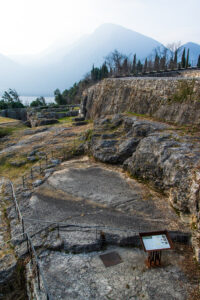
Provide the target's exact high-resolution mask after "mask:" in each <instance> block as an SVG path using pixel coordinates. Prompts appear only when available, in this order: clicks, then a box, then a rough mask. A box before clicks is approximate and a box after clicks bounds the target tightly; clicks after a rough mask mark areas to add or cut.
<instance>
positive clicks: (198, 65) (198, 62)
mask: <svg viewBox="0 0 200 300" xmlns="http://www.w3.org/2000/svg"><path fill="white" fill-rule="evenodd" d="M197 67H198V68H200V54H199V58H198V61H197Z"/></svg>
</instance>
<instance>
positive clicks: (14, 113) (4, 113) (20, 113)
mask: <svg viewBox="0 0 200 300" xmlns="http://www.w3.org/2000/svg"><path fill="white" fill-rule="evenodd" d="M0 116H1V117H6V118H11V119H16V120H21V121H26V120H27V111H26V108H13V109H12V108H9V109H3V110H1V111H0Z"/></svg>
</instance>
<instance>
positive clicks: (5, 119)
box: [0, 117, 17, 124]
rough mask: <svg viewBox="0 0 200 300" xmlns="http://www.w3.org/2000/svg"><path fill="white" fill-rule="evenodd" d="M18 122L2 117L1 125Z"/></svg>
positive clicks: (0, 119)
mask: <svg viewBox="0 0 200 300" xmlns="http://www.w3.org/2000/svg"><path fill="white" fill-rule="evenodd" d="M16 121H17V120H15V119H11V118H4V117H0V124H1V123H10V122H16Z"/></svg>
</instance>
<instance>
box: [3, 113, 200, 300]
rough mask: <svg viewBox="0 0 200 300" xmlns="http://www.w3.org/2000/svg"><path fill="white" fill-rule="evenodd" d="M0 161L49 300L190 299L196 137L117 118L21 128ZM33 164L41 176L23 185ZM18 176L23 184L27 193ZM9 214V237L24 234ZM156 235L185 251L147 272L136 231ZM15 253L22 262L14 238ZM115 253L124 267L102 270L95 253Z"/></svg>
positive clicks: (194, 271)
mask: <svg viewBox="0 0 200 300" xmlns="http://www.w3.org/2000/svg"><path fill="white" fill-rule="evenodd" d="M11 141H12V142H13V144H11V145H10V143H11ZM63 145H64V147H63ZM67 149H68V150H70V151H67ZM63 150H65V152H66V156H65V157H64V153H63ZM150 150H151V151H150ZM52 152H53V153H52ZM16 153H17V155H16ZM46 153H47V155H48V157H49V158H48V162H47V163H45V159H44V157H45V155H46ZM80 154H82V155H83V154H85V155H86V154H87V156H82V157H79V156H78V157H77V155H80ZM74 155H76V156H74ZM88 155H89V156H90V157H88ZM0 156H1V159H2V158H3V159H5V160H6V164H4V168H5V167H6V166H8V165H9V166H10V169H12V170H9V171H8V176H9V177H10V178H11V179H12V180H14V181H15V187H16V194H17V199H18V201H19V205H20V210H21V212H22V215H23V217H24V220H25V228H26V231H27V232H28V233H29V234H30V235H31V236H32V240H33V243H34V245H35V248H36V250H37V254H38V257H39V260H40V263H41V266H42V267H43V270H44V274H45V278H46V281H47V284H48V287H49V289H50V292H51V294H52V296H53V298H54V299H113V300H114V299H138V300H140V299H177V300H178V299H198V297H199V295H198V284H199V282H198V276H199V273H198V272H199V271H198V267H197V266H196V265H195V261H194V258H193V255H194V254H193V253H192V250H191V247H190V245H189V241H190V235H191V234H192V235H193V236H195V237H196V238H197V234H196V232H197V228H196V227H195V226H197V225H198V223H195V222H197V220H194V219H192V215H195V214H196V210H195V209H196V208H195V207H196V206H195V205H196V203H198V201H197V200H198V194H197V193H196V192H195V191H196V190H197V188H198V187H197V186H196V185H195V183H196V184H197V183H198V181H197V180H196V177H195V176H197V175H195V176H194V171H196V174H197V171H198V169H197V168H196V166H198V163H199V136H198V134H196V133H195V134H194V135H192V134H186V133H185V131H184V129H183V128H182V129H180V128H177V127H174V126H171V125H167V124H163V123H159V122H155V121H152V120H147V119H144V118H140V117H133V116H125V115H115V116H114V117H113V116H112V117H106V118H104V119H100V120H98V121H96V122H95V124H94V128H93V126H92V124H88V125H85V126H82V127H81V128H79V127H71V124H59V125H56V126H52V127H44V128H39V129H25V130H24V131H23V132H18V133H17V134H16V135H15V136H13V137H12V139H11V138H7V139H5V140H3V143H2V146H1V153H0ZM30 157H34V158H35V160H32V161H31V160H29V158H30ZM40 157H41V158H43V160H42V162H43V171H42V173H41V174H39V173H37V172H36V171H35V173H34V178H31V176H30V173H29V172H30V167H32V168H33V169H34V168H38V166H39V161H38V160H39V159H40ZM22 160H24V162H25V163H24V164H22V165H18V166H17V165H16V163H17V162H19V161H22ZM61 160H65V161H64V162H63V163H61ZM1 162H3V160H1ZM13 162H15V164H14V165H13V164H11V163H13ZM195 168H196V169H195ZM1 170H3V169H1ZM17 170H18V172H19V174H20V172H21V170H23V172H25V174H26V175H27V176H29V177H27V181H26V184H25V187H23V186H22V181H21V178H18V177H19V176H17V175H16V171H17ZM34 170H36V169H34ZM191 174H192V175H191ZM130 175H131V176H130ZM4 176H5V174H4ZM192 180H193V181H192ZM195 180H196V181H195ZM32 184H33V185H32ZM191 184H193V185H192V187H193V189H192V190H191V189H190V188H189V187H190V186H191ZM175 196H176V197H177V201H176V202H175V200H174V199H175ZM195 197H196V198H195ZM8 198H9V197H8ZM169 199H170V200H171V204H170V201H169ZM8 200H9V199H8ZM174 204H175V205H174ZM172 205H173V206H174V207H175V208H172ZM187 209H189V212H188V210H187ZM7 212H8V220H9V222H10V225H9V226H10V230H11V237H13V238H14V237H15V236H16V235H18V234H20V233H21V232H22V228H21V225H20V224H19V222H18V220H17V218H16V212H15V209H14V207H13V206H11V207H10V208H8V209H7ZM180 216H181V218H180ZM196 216H197V215H196ZM191 219H192V220H193V222H194V223H192V226H193V227H191ZM196 224H197V225H196ZM58 225H59V226H58ZM159 229H161V230H162V229H167V230H169V231H170V232H171V237H172V238H173V240H174V241H175V239H176V240H177V241H178V242H181V241H182V242H184V244H180V243H176V242H175V249H174V250H172V251H165V252H164V253H163V260H162V261H163V265H162V267H161V268H155V269H147V268H146V266H145V263H144V261H145V258H146V254H145V253H144V252H143V250H142V248H141V245H140V241H139V238H138V232H140V231H149V230H159ZM193 231H195V234H196V235H195V234H194V233H193ZM102 232H103V236H104V237H105V239H103V240H102ZM13 245H14V246H15V253H16V254H17V257H26V255H27V246H26V243H22V244H21V243H20V244H19V243H18V240H16V239H15V241H13ZM113 251H114V252H117V253H118V254H119V255H120V257H121V258H122V262H121V263H120V264H118V265H115V266H112V267H109V268H106V267H105V266H104V265H103V262H102V261H101V259H100V257H99V255H101V254H105V253H109V252H113ZM28 265H29V266H30V264H28ZM28 265H27V266H28ZM27 270H28V267H27ZM29 279H30V276H29ZM36 286H37V284H35V285H34V284H33V288H32V289H33V291H35V292H34V293H35V294H37V295H40V298H41V299H43V297H44V295H43V294H41V293H40V292H39V291H37V288H36ZM30 292H31V291H30V289H29V293H30ZM44 299H45V298H44Z"/></svg>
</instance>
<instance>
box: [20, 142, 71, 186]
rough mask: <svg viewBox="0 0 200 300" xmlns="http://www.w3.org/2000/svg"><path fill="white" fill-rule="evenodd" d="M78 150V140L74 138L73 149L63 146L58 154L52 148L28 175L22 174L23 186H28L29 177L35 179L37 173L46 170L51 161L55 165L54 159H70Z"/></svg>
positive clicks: (40, 173) (39, 173)
mask: <svg viewBox="0 0 200 300" xmlns="http://www.w3.org/2000/svg"><path fill="white" fill-rule="evenodd" d="M75 151H76V141H75V139H74V141H73V146H72V149H67V148H66V147H64V146H63V147H62V148H61V151H60V152H58V155H55V154H56V153H57V152H56V151H53V150H51V152H50V153H49V155H47V154H45V156H44V158H43V159H39V160H38V162H39V164H38V166H34V167H32V168H30V173H29V174H27V175H26V176H25V175H23V176H22V185H23V187H25V186H26V182H28V180H29V179H31V180H33V179H34V178H35V177H36V176H35V175H37V176H38V175H42V174H43V172H44V170H45V169H46V168H47V167H48V164H49V163H50V164H51V165H52V166H53V165H54V163H53V160H56V159H59V160H60V161H65V160H66V159H69V158H70V157H73V155H74V153H75Z"/></svg>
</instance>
